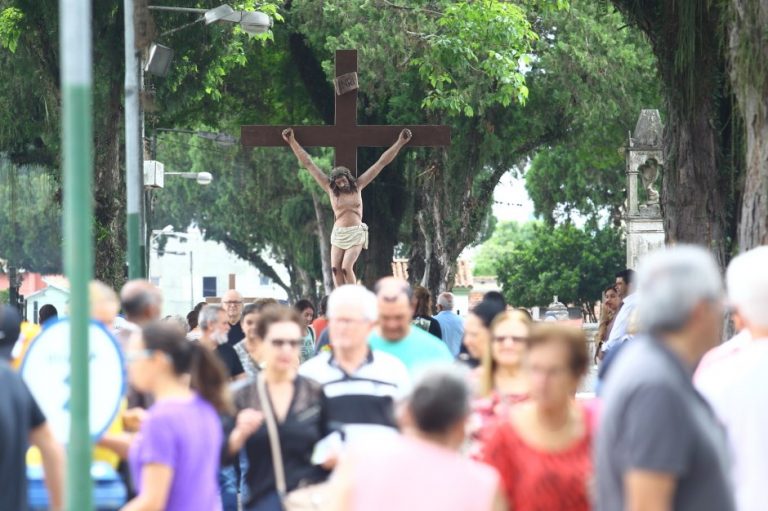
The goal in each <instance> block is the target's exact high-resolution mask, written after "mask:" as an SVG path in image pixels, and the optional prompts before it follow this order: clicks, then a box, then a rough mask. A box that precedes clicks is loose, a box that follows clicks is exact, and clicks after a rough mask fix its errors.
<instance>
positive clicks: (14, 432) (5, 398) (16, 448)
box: [0, 361, 45, 511]
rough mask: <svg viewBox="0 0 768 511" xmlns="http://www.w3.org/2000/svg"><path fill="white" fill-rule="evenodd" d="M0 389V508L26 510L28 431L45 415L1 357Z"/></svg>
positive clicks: (40, 421)
mask: <svg viewBox="0 0 768 511" xmlns="http://www.w3.org/2000/svg"><path fill="white" fill-rule="evenodd" d="M0 389H2V391H1V392H0V496H2V498H0V511H26V509H27V473H26V471H25V470H24V468H25V467H26V466H27V462H26V455H27V448H28V447H29V433H30V432H31V431H32V430H34V429H36V428H38V427H39V426H41V425H43V424H44V423H45V415H43V412H42V411H41V410H40V407H39V406H38V405H37V402H36V401H35V398H33V397H32V394H31V393H30V392H29V389H28V388H27V386H26V385H25V384H24V382H23V381H22V379H21V377H20V376H19V375H17V374H16V373H15V372H14V371H13V369H11V367H10V366H9V365H8V363H7V362H5V361H0Z"/></svg>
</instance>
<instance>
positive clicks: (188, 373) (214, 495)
mask: <svg viewBox="0 0 768 511" xmlns="http://www.w3.org/2000/svg"><path fill="white" fill-rule="evenodd" d="M126 358H127V359H128V374H129V378H130V381H131V384H132V385H133V386H134V387H135V388H136V389H137V390H139V391H140V392H144V393H147V394H150V395H152V397H153V398H154V400H155V404H154V405H153V406H152V407H151V408H150V409H149V410H148V412H147V415H146V417H145V418H144V420H143V422H142V424H141V428H140V430H139V433H138V434H137V435H136V437H134V438H133V440H132V442H131V444H130V449H129V452H128V462H129V466H130V469H131V477H132V479H133V484H134V486H135V487H136V492H137V496H136V498H134V499H133V500H131V501H130V502H129V503H128V504H126V506H125V507H124V508H123V511H140V510H149V509H163V510H166V511H211V510H217V509H221V497H220V496H219V482H218V474H219V460H220V457H221V453H222V445H223V441H224V433H223V429H222V425H221V419H220V417H219V414H222V413H227V412H228V411H229V405H228V402H227V400H226V395H225V390H226V388H225V385H226V383H227V380H228V378H227V376H226V374H225V372H224V368H223V366H222V364H221V362H219V360H218V358H217V357H216V355H215V354H214V353H213V352H212V351H210V350H207V349H205V348H203V347H202V346H201V345H200V344H199V343H191V342H189V341H187V340H186V339H185V337H184V332H182V331H181V330H180V329H179V328H178V327H177V326H176V325H173V324H170V323H161V322H157V323H150V324H149V325H147V326H146V327H144V330H142V332H141V333H137V334H135V335H134V336H133V337H132V338H131V340H130V341H129V344H128V349H127V351H126Z"/></svg>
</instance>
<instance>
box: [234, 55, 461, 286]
mask: <svg viewBox="0 0 768 511" xmlns="http://www.w3.org/2000/svg"><path fill="white" fill-rule="evenodd" d="M333 84H334V89H335V91H336V97H335V123H334V124H333V125H324V126H295V127H291V126H242V127H241V131H240V139H241V141H242V144H243V146H244V147H285V146H286V145H288V146H290V147H291V149H292V150H293V152H294V154H296V157H297V158H298V159H299V161H300V162H301V164H302V166H303V167H304V168H306V169H307V170H308V171H309V172H310V174H311V175H312V176H313V177H314V178H315V181H317V183H318V184H319V185H320V187H321V188H323V190H324V191H325V192H326V193H328V195H329V197H330V199H331V206H332V207H333V212H334V214H335V216H336V219H335V222H334V226H333V232H332V233H331V265H332V270H333V280H334V284H335V285H337V286H338V285H341V284H345V283H347V284H350V283H356V279H355V275H354V271H353V267H354V264H355V261H356V260H357V258H358V257H359V256H360V252H361V251H362V250H363V249H364V248H368V227H367V226H366V225H365V224H364V223H362V216H363V203H362V196H361V195H360V192H361V191H362V189H363V188H365V186H367V185H368V184H370V182H371V181H373V179H374V178H375V177H376V176H377V175H378V174H379V173H380V172H381V171H382V170H383V168H384V167H385V166H386V165H387V164H389V163H390V162H391V161H392V160H393V159H394V158H395V156H397V153H398V152H399V150H400V149H401V148H402V147H403V146H405V145H406V144H408V145H410V146H414V147H440V146H447V145H450V143H451V129H450V127H448V126H429V125H421V126H382V125H378V126H373V125H367V126H366V125H362V126H361V125H358V124H357V90H358V77H357V50H339V51H337V52H336V78H335V79H334V81H333ZM304 147H332V148H334V151H335V167H334V169H333V171H332V172H331V175H330V177H329V176H328V175H326V174H325V173H324V172H323V171H322V170H320V169H319V168H318V167H317V165H315V164H314V162H313V161H312V159H311V158H310V157H309V155H308V154H307V153H306V151H304V149H303V148H304ZM358 147H389V149H387V150H386V151H385V152H384V154H383V155H382V156H381V158H380V159H379V160H378V161H377V162H376V163H375V164H373V166H371V167H370V168H369V169H368V170H367V171H366V172H364V173H363V174H362V175H361V176H359V177H358V172H357V149H358Z"/></svg>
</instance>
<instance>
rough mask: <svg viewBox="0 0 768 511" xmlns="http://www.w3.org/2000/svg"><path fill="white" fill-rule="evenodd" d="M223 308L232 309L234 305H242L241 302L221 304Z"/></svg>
mask: <svg viewBox="0 0 768 511" xmlns="http://www.w3.org/2000/svg"><path fill="white" fill-rule="evenodd" d="M221 303H222V304H224V306H225V307H232V306H235V305H242V304H243V302H221Z"/></svg>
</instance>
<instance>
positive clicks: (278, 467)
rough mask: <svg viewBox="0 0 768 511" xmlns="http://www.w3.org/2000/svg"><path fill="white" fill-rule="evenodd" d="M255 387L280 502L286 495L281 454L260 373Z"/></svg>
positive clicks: (269, 404) (262, 376)
mask: <svg viewBox="0 0 768 511" xmlns="http://www.w3.org/2000/svg"><path fill="white" fill-rule="evenodd" d="M256 387H257V389H258V391H259V400H260V401H261V409H262V411H263V412H264V420H265V421H266V423H267V436H268V437H269V448H270V450H271V451H272V468H273V469H274V471H275V486H276V487H277V493H278V494H279V495H280V499H281V500H282V499H283V497H285V494H286V486H285V467H283V452H282V450H281V449H280V436H279V435H278V432H277V420H276V419H275V412H274V411H273V410H272V403H271V402H270V401H269V394H267V384H266V382H265V381H264V375H263V374H261V373H258V374H257V375H256Z"/></svg>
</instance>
